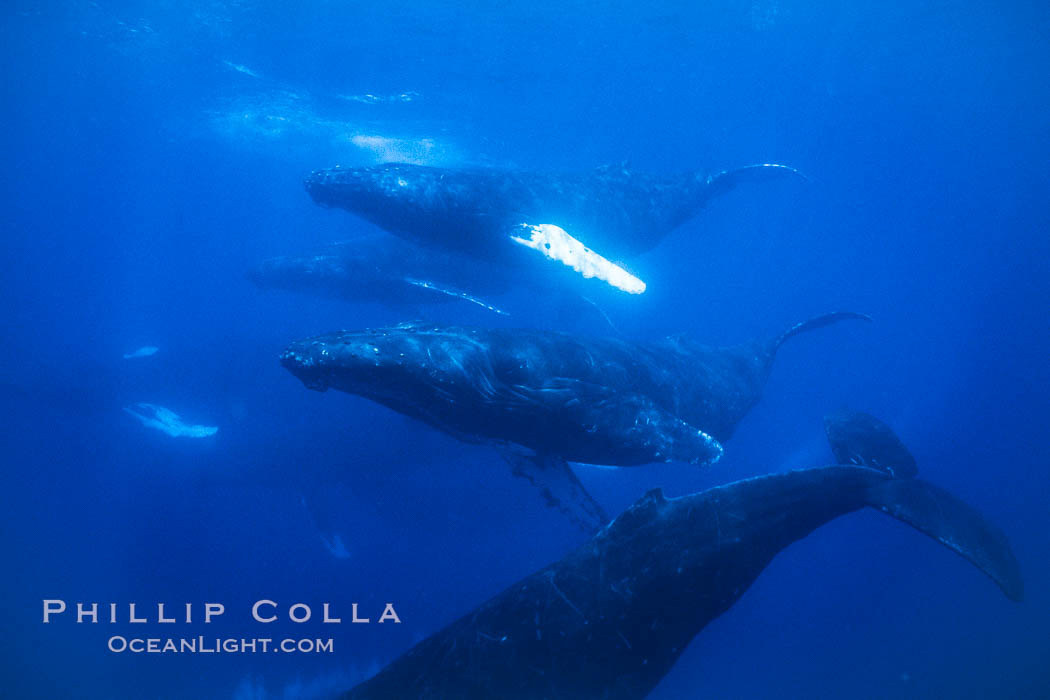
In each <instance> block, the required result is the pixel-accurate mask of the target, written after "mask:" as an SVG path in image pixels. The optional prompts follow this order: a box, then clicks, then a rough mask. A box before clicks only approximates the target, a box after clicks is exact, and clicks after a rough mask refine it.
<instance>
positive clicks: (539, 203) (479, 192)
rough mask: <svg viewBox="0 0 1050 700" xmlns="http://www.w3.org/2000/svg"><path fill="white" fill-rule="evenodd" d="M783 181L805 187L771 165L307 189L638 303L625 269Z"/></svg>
mask: <svg viewBox="0 0 1050 700" xmlns="http://www.w3.org/2000/svg"><path fill="white" fill-rule="evenodd" d="M784 176H797V177H804V176H802V174H801V173H799V172H798V171H797V170H795V169H794V168H790V167H788V166H785V165H777V164H771V163H763V164H758V165H750V166H746V167H743V168H738V169H735V170H726V171H722V172H719V173H715V174H706V173H695V172H693V173H684V174H680V175H674V176H660V175H652V174H647V173H639V172H635V171H632V170H630V169H629V168H627V167H626V166H620V167H610V166H605V167H601V168H598V169H596V170H594V171H592V172H586V173H570V174H556V173H537V172H523V171H512V170H496V169H450V168H438V167H432V166H424V165H410V164H406V163H388V164H384V165H377V166H370V167H364V168H331V169H327V170H318V171H316V172H314V173H312V174H311V175H310V176H309V177H307V179H306V189H307V191H308V192H309V194H310V196H311V197H313V200H314V201H315V202H316V203H317V204H319V205H322V206H329V207H340V208H342V209H346V210H348V211H350V212H352V213H354V214H357V215H358V216H360V217H362V218H364V219H365V220H367V221H369V222H371V223H373V224H375V225H377V226H379V227H380V228H383V229H385V230H387V231H389V232H390V233H393V234H395V235H397V236H401V237H403V238H406V239H409V240H412V241H415V242H417V243H420V244H423V245H428V246H432V247H438V248H444V249H449V250H456V251H459V252H462V253H465V254H468V255H471V256H473V257H475V258H481V259H484V260H486V261H488V262H490V263H492V262H497V263H499V264H501V265H504V266H506V265H512V266H513V265H522V264H526V263H528V262H531V260H532V259H533V258H535V257H536V256H537V255H539V256H541V257H542V258H546V259H549V260H552V261H557V262H560V263H562V264H564V265H566V266H568V267H570V268H572V269H573V270H575V271H576V272H578V273H579V274H581V275H583V276H584V277H593V278H596V279H599V280H601V281H603V282H606V283H608V284H610V285H612V286H613V287H615V288H617V289H620V290H622V291H626V292H629V293H632V294H640V293H642V292H644V291H645V283H644V282H643V281H642V280H640V279H639V278H637V277H635V276H634V275H633V274H631V272H629V271H628V270H627V269H625V268H624V267H623V266H622V265H621V264H619V263H618V262H616V261H617V260H619V259H622V258H624V257H630V256H635V255H638V254H639V253H643V252H645V251H647V250H649V249H651V248H653V247H654V246H656V245H657V244H658V243H659V242H660V241H661V240H662V239H663V238H664V236H666V235H667V234H668V233H670V232H671V231H672V230H673V229H675V228H676V227H678V226H680V225H681V224H683V223H684V222H685V221H687V220H689V219H690V218H692V217H693V216H695V215H696V214H697V212H698V211H699V210H700V209H701V208H703V207H704V205H706V204H707V202H708V201H710V200H711V199H712V198H714V197H716V196H718V195H720V194H723V193H724V192H727V191H728V190H730V189H732V188H733V187H735V186H736V185H737V184H738V183H741V182H747V181H754V180H766V179H776V178H780V177H784ZM588 246H589V247H588ZM530 251H531V252H530Z"/></svg>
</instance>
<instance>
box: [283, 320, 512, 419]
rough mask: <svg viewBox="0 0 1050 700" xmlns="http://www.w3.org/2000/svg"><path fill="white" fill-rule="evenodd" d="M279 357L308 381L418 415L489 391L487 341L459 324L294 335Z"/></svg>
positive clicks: (311, 385) (471, 401)
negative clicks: (456, 326) (297, 338)
mask: <svg viewBox="0 0 1050 700" xmlns="http://www.w3.org/2000/svg"><path fill="white" fill-rule="evenodd" d="M281 364H282V365H283V366H284V367H285V368H286V369H287V370H288V371H290V372H291V373H292V374H294V375H295V376H296V377H298V378H299V380H300V381H302V382H303V384H304V385H306V387H307V388H310V389H314V390H316V391H325V390H327V389H329V388H333V389H338V390H340V391H345V392H347V393H351V394H357V395H359V396H363V397H365V398H368V399H371V400H373V401H377V402H379V403H382V404H384V405H386V406H389V407H390V408H393V409H395V410H397V411H401V412H403V413H406V414H409V415H415V416H420V414H421V413H422V412H424V411H425V410H426V407H427V406H435V405H442V406H448V407H451V406H453V405H461V406H463V405H472V404H475V403H476V402H477V400H478V399H479V398H483V397H484V396H485V395H491V393H492V391H493V390H492V385H493V384H492V382H493V380H492V370H491V367H490V365H489V361H488V347H487V346H486V345H485V344H484V343H483V342H481V341H480V339H479V338H477V337H475V336H474V335H472V334H471V333H470V332H469V331H467V330H465V329H443V328H435V327H432V326H423V325H402V326H397V327H394V328H382V329H375V330H365V331H353V332H349V331H339V332H335V333H328V334H325V335H320V336H315V337H313V338H307V339H305V340H300V341H297V342H295V343H292V344H291V345H289V346H288V347H287V348H286V349H285V351H284V352H283V353H282V354H281Z"/></svg>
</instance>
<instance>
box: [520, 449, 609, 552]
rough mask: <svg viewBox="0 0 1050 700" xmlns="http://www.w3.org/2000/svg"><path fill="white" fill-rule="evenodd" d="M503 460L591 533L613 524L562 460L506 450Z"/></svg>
mask: <svg viewBox="0 0 1050 700" xmlns="http://www.w3.org/2000/svg"><path fill="white" fill-rule="evenodd" d="M502 454H503V459H504V460H506V462H507V464H509V465H510V467H511V473H513V474H514V476H520V477H522V478H523V479H525V480H526V481H528V482H529V483H530V484H532V485H533V486H535V487H536V488H538V489H539V490H540V493H541V494H542V495H543V498H544V500H546V501H547V505H548V506H550V507H551V508H556V509H557V510H558V511H560V512H561V513H563V514H564V515H565V516H566V517H568V518H569V520H571V521H572V522H573V524H575V525H576V526H577V527H579V528H580V529H581V530H583V531H584V532H586V533H587V534H594V532H595V531H597V530H598V529H599V528H600V527H602V526H603V525H604V524H605V523H607V522H608V521H609V517H608V516H607V515H606V514H605V511H604V510H603V509H602V507H601V506H600V505H598V502H597V501H595V500H594V499H593V498H592V497H591V494H589V493H587V489H585V488H584V487H583V484H581V483H580V480H579V479H577V478H576V475H575V474H574V473H573V471H572V467H570V466H569V463H568V462H566V461H565V460H564V459H561V458H560V457H551V456H547V455H520V454H517V453H514V452H510V451H506V450H505V451H503V453H502Z"/></svg>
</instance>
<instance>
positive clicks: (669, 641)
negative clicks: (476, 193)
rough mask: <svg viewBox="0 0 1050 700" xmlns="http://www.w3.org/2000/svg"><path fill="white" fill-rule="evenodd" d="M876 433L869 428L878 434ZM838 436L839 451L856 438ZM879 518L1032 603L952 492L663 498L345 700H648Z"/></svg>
mask: <svg viewBox="0 0 1050 700" xmlns="http://www.w3.org/2000/svg"><path fill="white" fill-rule="evenodd" d="M869 418H870V416H866V417H863V418H862V419H861V420H860V421H859V422H860V423H863V424H867V425H868V426H871V425H872V423H871V422H870V421H868V419H869ZM837 420H838V419H834V418H832V419H829V425H830V426H832V428H834V427H835V426H837V425H838V423H837ZM846 420H850V418H849V417H846ZM832 432H833V431H832V430H829V436H831V437H832V439H833V440H835V439H840V440H841V439H843V438H842V436H835V435H832ZM845 439H846V440H847V441H848V442H849V444H843V443H841V442H840V443H839V444H837V445H836V449H835V452H836V454H838V453H839V451H840V450H845V451H847V452H849V453H851V454H854V455H857V456H858V458H859V460H860V461H861V462H864V463H868V462H871V461H872V460H871V459H869V457H870V455H868V450H869V448H872V449H873V450H875V451H876V452H878V453H879V456H885V455H884V454H883V453H882V452H881V450H882V448H881V445H880V444H879V443H880V441H881V436H875V438H874V444H872V445H869V444H867V443H866V436H865V434H864V433H862V432H851V433H850V435H849V436H847V437H846V438H845ZM874 461H875V462H878V461H879V459H878V458H876V459H874ZM887 466H890V465H887ZM903 471H905V472H906V471H908V469H907V467H905V469H904V470H903ZM898 473H900V472H899V471H898ZM866 506H868V507H872V508H875V509H876V510H879V511H881V512H883V513H886V514H888V515H890V516H892V517H894V518H897V519H899V520H902V521H904V522H906V523H908V524H909V525H912V526H913V527H915V528H916V529H918V530H919V531H921V532H924V533H926V534H927V535H929V536H930V537H932V538H933V539H935V540H937V541H939V542H941V543H942V544H944V545H945V546H946V547H948V548H949V549H952V550H954V551H955V552H958V553H959V554H961V555H962V556H963V557H965V558H966V559H967V560H969V561H970V562H971V563H973V564H974V565H975V566H977V567H978V568H980V569H981V570H982V571H984V572H985V573H986V574H988V576H990V577H991V578H992V579H993V580H994V581H995V582H996V583H997V584H998V585H999V586H1000V588H1001V589H1002V591H1003V592H1004V593H1005V594H1006V595H1007V597H1009V598H1010V599H1012V600H1017V601H1019V600H1021V599H1022V597H1023V582H1022V579H1021V573H1020V569H1019V567H1018V564H1017V560H1016V559H1015V558H1014V555H1013V552H1012V551H1011V549H1010V545H1009V542H1008V540H1007V539H1006V536H1005V535H1004V534H1003V533H1002V532H1001V531H1000V530H999V529H998V528H996V527H995V526H994V525H992V524H991V523H989V522H987V521H986V520H985V519H984V518H983V516H982V515H981V514H980V513H979V512H978V511H976V510H975V509H973V508H972V507H970V506H968V505H966V504H965V503H963V502H962V501H960V500H958V499H957V498H956V497H955V496H953V495H951V494H950V493H948V492H947V491H944V490H943V489H941V488H938V487H937V486H934V485H933V484H930V483H928V482H925V481H922V480H919V479H913V478H894V476H893V472H892V471H891V470H888V469H887V470H884V471H880V470H878V469H874V468H872V467H870V466H855V465H839V466H828V467H822V468H817V469H804V470H800V471H793V472H787V473H782V474H771V475H768V476H762V477H757V478H753V479H745V480H743V481H737V482H735V483H731V484H728V485H726V486H720V487H717V488H713V489H709V490H707V491H704V492H702V493H697V494H693V495H690V496H684V497H682V498H674V499H667V498H665V497H664V496H663V495H662V494H661V492H660V490H659V489H656V490H653V491H651V492H649V493H648V494H647V495H646V496H644V497H643V498H642V499H641V500H639V501H638V502H637V503H635V504H634V505H633V506H631V507H630V508H629V509H628V510H627V511H625V512H624V513H623V514H621V515H620V516H619V517H618V518H616V520H614V521H613V522H612V523H610V524H609V525H608V526H607V527H606V528H604V529H603V530H602V531H601V532H600V533H598V535H597V536H596V537H594V538H593V539H592V540H591V541H589V542H587V543H586V544H584V545H583V546H581V547H580V548H579V549H577V550H576V551H574V552H572V553H571V554H569V555H568V556H566V557H565V558H564V559H562V560H560V561H558V562H556V563H554V564H552V565H550V566H548V567H547V568H545V569H542V570H540V571H538V572H536V573H534V574H532V575H531V576H528V577H526V578H524V579H522V580H521V581H518V582H517V583H515V584H513V585H512V586H510V587H508V588H507V589H506V590H505V591H503V592H502V593H500V594H499V595H497V596H495V597H494V598H492V599H490V600H489V601H487V602H486V603H484V604H482V605H481V606H479V607H478V608H476V609H475V610H473V611H471V612H469V613H468V614H466V615H464V616H463V617H461V618H460V619H458V620H456V621H455V622H453V623H452V624H450V625H448V626H447V627H445V628H444V629H442V630H441V631H439V632H437V633H436V634H434V635H432V636H431V637H429V638H427V639H425V640H423V641H422V642H420V643H419V644H417V645H415V646H414V647H412V648H411V649H409V650H408V651H407V652H405V653H404V654H403V655H402V656H401V657H399V658H398V659H396V660H395V661H394V662H393V663H391V664H390V665H389V666H387V667H386V668H384V669H383V670H381V671H380V672H379V673H378V674H377V675H376V676H374V677H373V678H371V679H370V680H367V681H365V682H364V683H361V684H360V685H358V686H356V687H355V688H354V689H353V690H351V691H350V692H348V693H347V694H345V695H344V696H342V697H343V698H344V699H345V700H378V699H380V698H382V699H387V698H415V699H418V700H437V699H438V698H440V699H441V700H487V699H489V698H501V699H503V700H536V699H538V698H574V699H578V700H598V699H599V698H600V699H602V700H607V699H615V700H640V699H641V698H644V697H646V696H647V695H648V694H649V693H650V692H651V691H652V689H653V688H654V687H655V686H656V685H657V683H659V681H660V679H662V678H663V677H664V675H666V674H667V672H668V671H669V670H670V669H671V667H672V666H673V665H674V663H675V662H676V661H677V660H678V657H679V656H680V655H681V653H682V652H683V651H684V650H685V648H686V646H687V645H688V644H689V642H690V640H692V639H693V637H694V636H696V635H697V634H698V633H699V632H700V630H702V629H703V628H704V627H705V626H706V625H707V624H708V623H709V622H711V621H712V620H714V619H715V618H717V617H718V616H719V615H721V614H722V613H724V612H725V611H726V610H728V609H729V608H730V607H732V606H733V604H734V603H735V602H736V601H737V599H739V598H740V596H741V595H743V594H744V592H745V591H746V590H747V589H748V587H749V586H750V585H751V584H752V583H753V582H754V581H755V579H756V578H758V576H759V574H761V573H762V571H763V569H765V567H766V566H767V565H768V564H769V563H770V561H772V559H773V557H775V556H776V555H777V554H778V553H779V552H780V551H781V550H782V549H784V548H785V547H787V546H788V545H789V544H791V543H792V542H795V541H796V540H800V539H802V538H804V537H806V536H807V535H808V534H809V533H810V532H812V531H813V530H815V529H816V528H818V527H820V526H821V525H823V524H824V523H827V522H829V521H831V520H834V519H835V518H838V517H839V516H841V515H845V514H847V513H851V512H853V511H857V510H860V509H861V508H864V507H866ZM814 581H815V582H816V583H819V573H818V575H816V576H815V577H814ZM838 632H840V630H829V633H831V634H834V633H838Z"/></svg>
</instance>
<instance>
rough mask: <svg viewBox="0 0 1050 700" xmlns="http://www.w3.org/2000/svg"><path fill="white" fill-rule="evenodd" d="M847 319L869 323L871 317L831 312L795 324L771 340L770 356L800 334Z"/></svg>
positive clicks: (846, 312) (853, 312)
mask: <svg viewBox="0 0 1050 700" xmlns="http://www.w3.org/2000/svg"><path fill="white" fill-rule="evenodd" d="M847 319H854V320H858V321H869V322H870V321H871V320H872V319H871V316H868V315H867V314H860V313H857V312H856V311H833V312H831V313H829V314H821V315H820V316H816V317H814V318H811V319H809V320H807V321H803V322H802V323H796V324H795V325H794V326H792V327H791V328H788V329H787V330H786V331H784V332H783V333H781V334H780V336H778V337H777V338H776V339H774V340H773V345H772V347H771V348H770V351H771V354H776V351H777V350H779V349H780V346H781V345H783V344H784V343H785V342H787V341H788V340H790V339H791V338H794V337H795V336H796V335H798V334H800V333H805V332H807V331H812V330H816V329H817V328H824V327H825V326H830V325H832V324H835V323H838V322H839V321H845V320H847Z"/></svg>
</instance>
